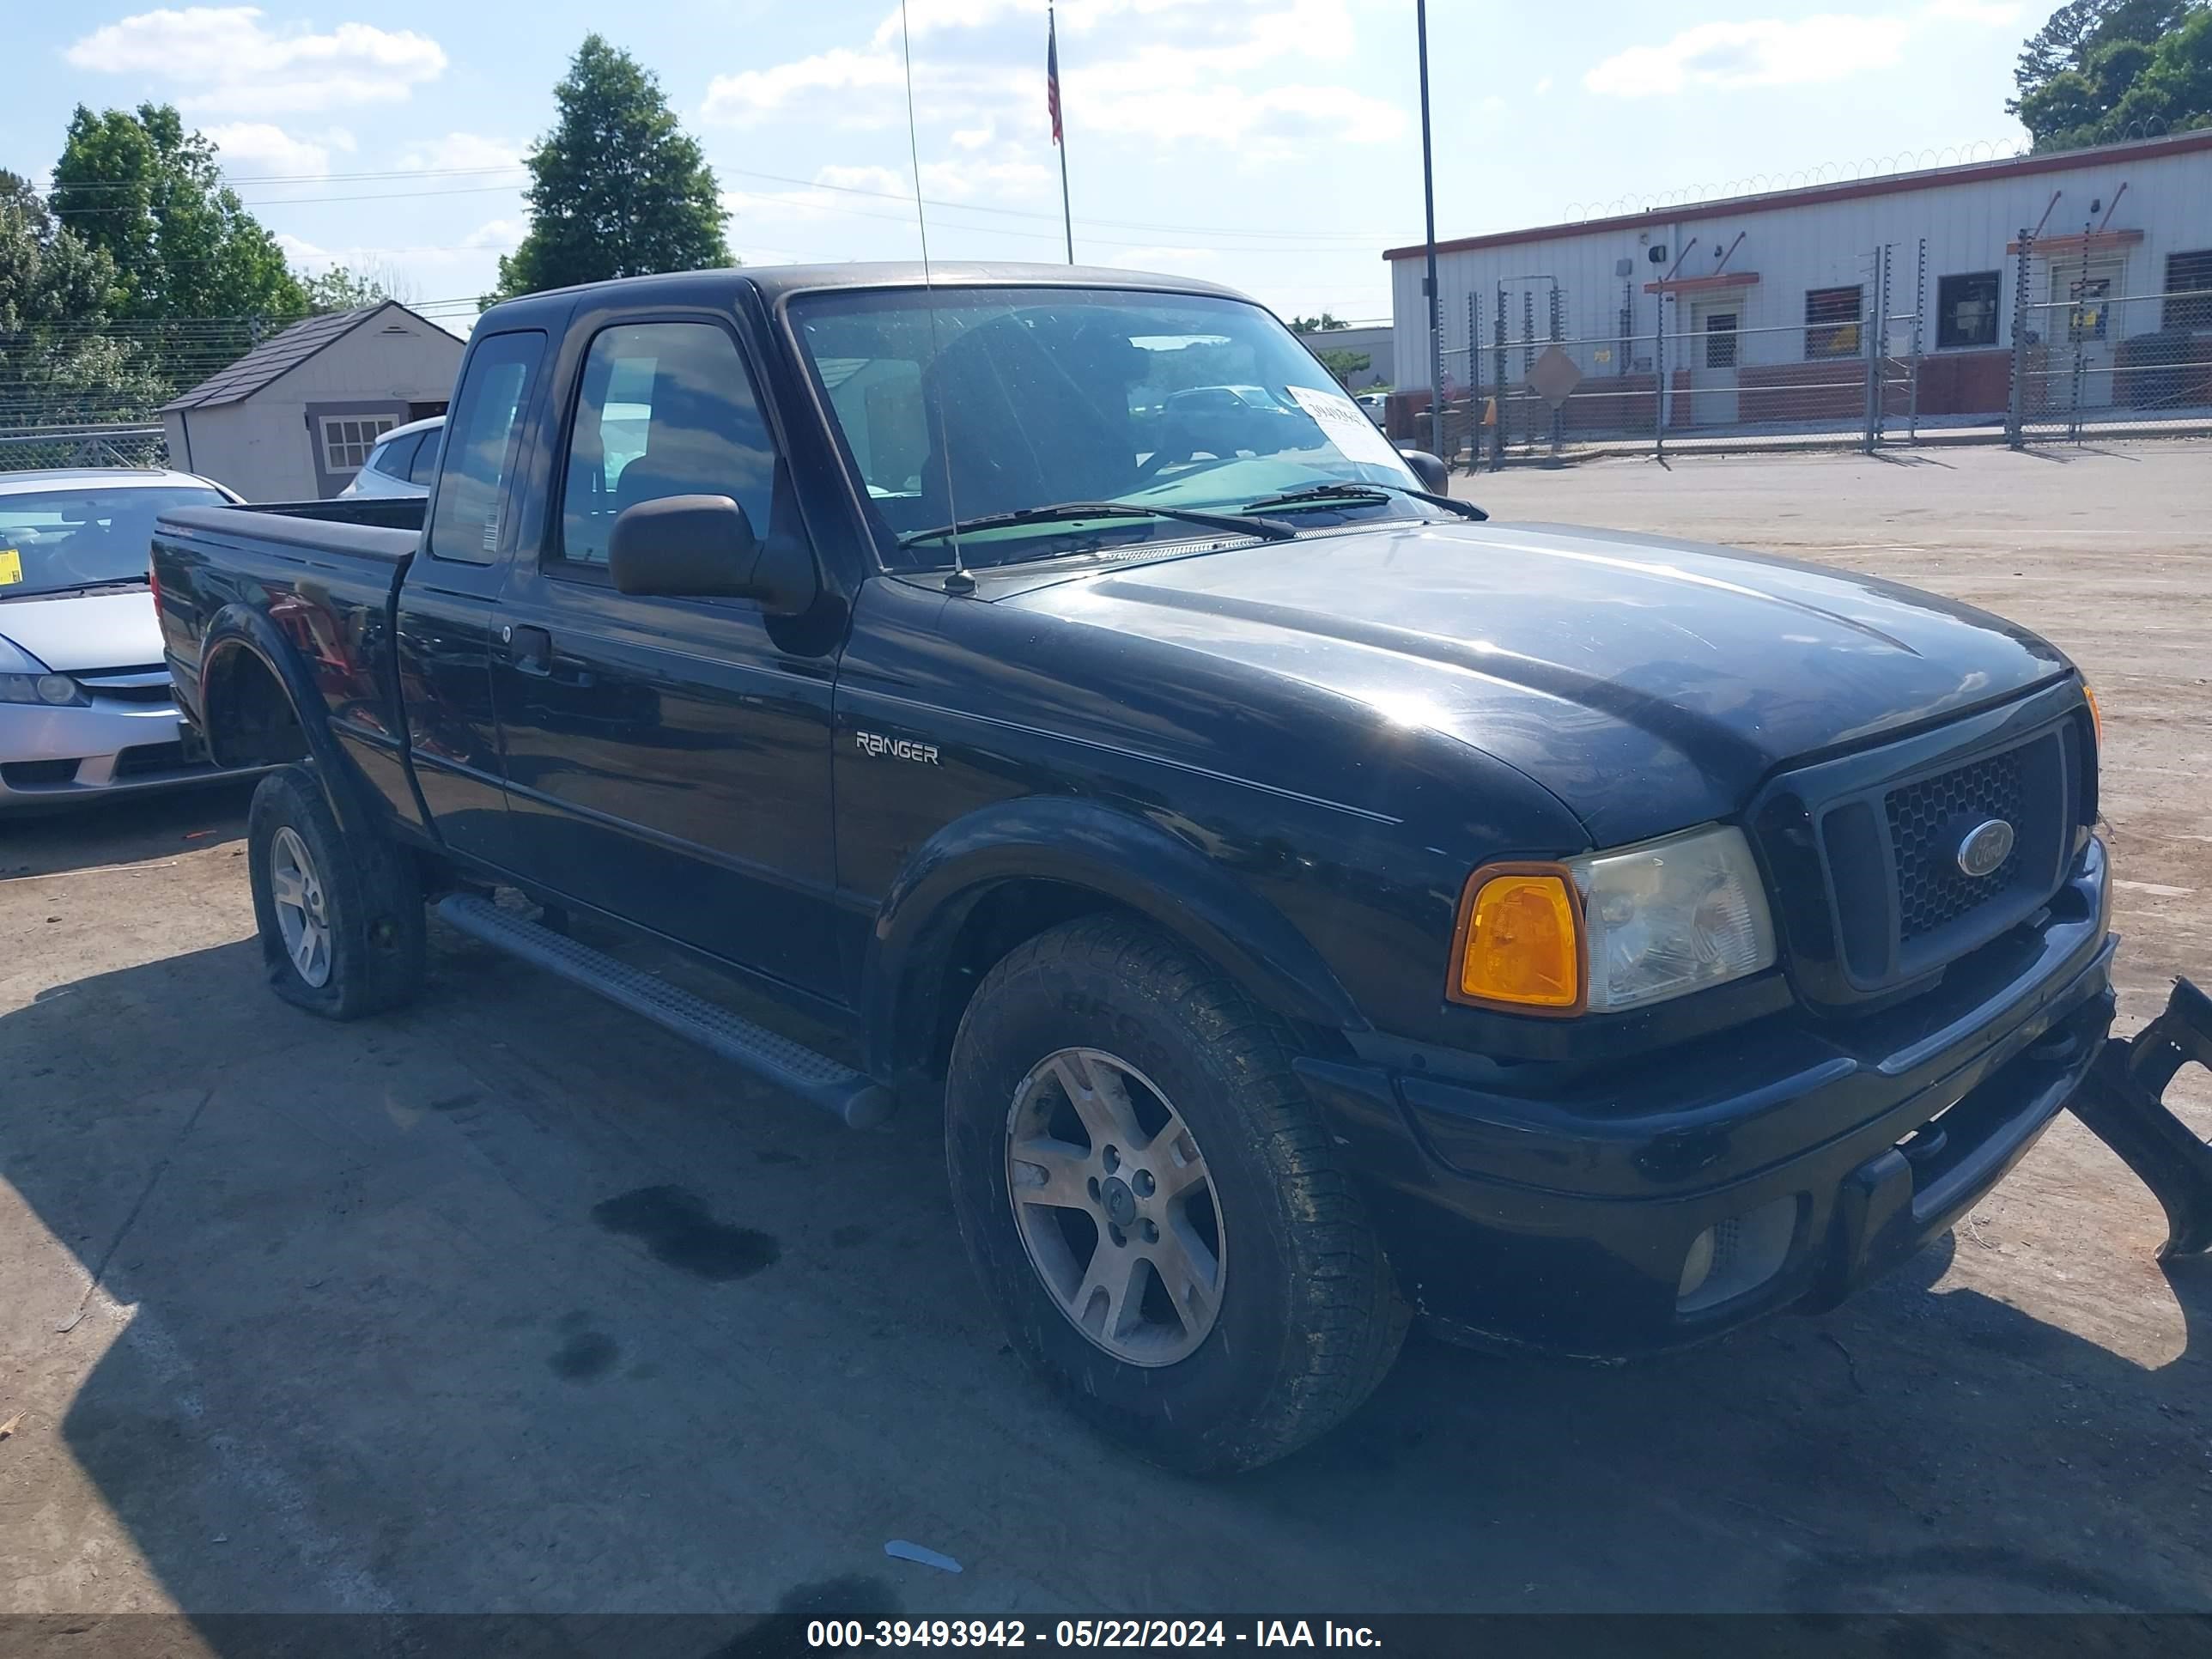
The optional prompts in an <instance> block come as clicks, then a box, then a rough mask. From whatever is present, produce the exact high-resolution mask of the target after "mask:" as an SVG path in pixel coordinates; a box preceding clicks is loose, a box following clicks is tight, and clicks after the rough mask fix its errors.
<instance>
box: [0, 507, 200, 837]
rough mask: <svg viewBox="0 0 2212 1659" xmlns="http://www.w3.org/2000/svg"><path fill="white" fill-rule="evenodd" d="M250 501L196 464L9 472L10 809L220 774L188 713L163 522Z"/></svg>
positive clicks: (3, 777) (4, 808)
mask: <svg viewBox="0 0 2212 1659" xmlns="http://www.w3.org/2000/svg"><path fill="white" fill-rule="evenodd" d="M237 500H238V497H237V496H235V495H232V494H231V493H230V492H229V491H228V490H226V489H223V488H222V486H221V485H219V484H214V483H209V482H208V481H207V480H206V479H205V478H196V477H192V476H191V475H190V474H189V473H184V472H161V471H134V470H127V469H121V468H118V469H113V470H109V469H95V468H84V469H70V470H64V471H40V472H0V814H5V813H7V812H9V811H11V810H15V809H20V808H24V807H27V806H33V805H55V804H59V803H63V802H66V801H70V800H72V799H76V800H88V799H99V798H103V797H106V796H109V795H113V794H118V793H127V792H135V791H138V790H148V789H161V788H173V787H177V786H179V785H180V784H188V783H196V782H200V781H204V780H207V779H210V778H213V777H217V776H220V775H221V774H220V773H218V772H217V771H216V769H215V768H214V767H213V766H212V765H211V764H210V763H209V762H208V761H207V759H206V757H205V755H204V753H203V752H202V751H201V750H199V748H198V746H197V743H196V742H195V741H194V739H193V738H192V736H191V733H189V732H186V731H185V728H184V726H183V725H182V723H181V721H180V720H179V718H178V715H177V706H176V704H175V702H173V700H172V693H171V690H170V686H169V674H168V671H167V669H166V668H165V667H163V666H162V662H161V627H160V625H159V623H157V622H156V620H155V615H154V600H153V595H152V592H151V591H150V587H149V580H148V575H147V562H148V557H149V551H150V549H151V545H152V541H153V533H154V520H155V518H156V517H157V516H159V515H160V514H161V513H163V512H166V511H167V510H168V509H169V508H171V507H203V506H205V507H220V506H222V505H223V504H224V503H226V502H234V501H237Z"/></svg>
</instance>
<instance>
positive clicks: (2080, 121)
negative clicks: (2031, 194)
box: [2005, 0, 2212, 150]
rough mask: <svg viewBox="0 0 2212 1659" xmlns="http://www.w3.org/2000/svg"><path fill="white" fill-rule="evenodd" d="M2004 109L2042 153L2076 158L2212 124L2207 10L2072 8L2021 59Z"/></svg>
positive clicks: (2110, 0)
mask: <svg viewBox="0 0 2212 1659" xmlns="http://www.w3.org/2000/svg"><path fill="white" fill-rule="evenodd" d="M2013 79H2014V82H2015V84H2016V85H2017V86H2018V87H2019V88H2020V96H2019V97H2017V98H2015V99H2014V100H2012V101H2010V102H2009V103H2008V104H2007V105H2006V106H2005V107H2006V108H2007V109H2008V110H2009V111H2010V112H2012V113H2013V114H2015V115H2017V116H2018V117H2019V118H2020V120H2021V125H2023V126H2025V127H2026V128H2027V130H2028V131H2029V132H2030V133H2031V134H2032V135H2033V137H2034V139H2035V147H2036V149H2039V150H2053V149H2080V148H2081V147H2082V146H2083V145H2086V144H2102V143H2112V142H2114V141H2116V140H2118V139H2122V138H2127V137H2144V136H2146V135H2148V134H2154V133H2159V132H2173V131H2183V130H2185V129H2187V128H2189V127H2192V126H2198V125H2203V124H2205V123H2207V122H2208V121H2212V7H2208V6H2207V5H2205V4H2203V3H2202V0H2072V3H2070V4H2069V5H2066V6H2064V7H2062V8H2061V9H2059V10H2058V11H2057V12H2056V13H2054V14H2053V15H2051V21H2049V22H2048V23H2045V25H2044V26H2043V27H2042V28H2041V29H2040V30H2039V31H2038V32H2037V33H2036V34H2035V35H2034V36H2033V37H2032V38H2031V39H2030V40H2028V42H2027V46H2026V47H2025V48H2024V49H2023V50H2022V52H2021V57H2020V64H2019V66H2018V67H2017V68H2016V69H2015V70H2014V72H2013Z"/></svg>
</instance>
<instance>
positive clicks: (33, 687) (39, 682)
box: [0, 639, 92, 708]
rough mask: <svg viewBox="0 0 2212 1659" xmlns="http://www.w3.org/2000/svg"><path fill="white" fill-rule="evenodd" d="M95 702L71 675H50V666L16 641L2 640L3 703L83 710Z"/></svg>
mask: <svg viewBox="0 0 2212 1659" xmlns="http://www.w3.org/2000/svg"><path fill="white" fill-rule="evenodd" d="M91 701H92V699H91V698H89V697H88V696H85V694H84V692H83V690H82V688H81V687H80V686H79V685H78V684H77V683H76V681H75V680H73V679H71V678H70V677H69V676H68V675H66V674H49V673H48V672H47V671H46V664H44V663H42V662H40V660H39V659H37V658H36V657H34V656H33V655H32V654H31V653H29V652H27V651H26V650H24V649H23V647H21V646H20V645H18V644H16V643H15V641H13V640H9V639H0V702H28V703H44V704H45V705H46V706H47V707H48V708H82V707H84V705H85V704H87V703H88V702H91Z"/></svg>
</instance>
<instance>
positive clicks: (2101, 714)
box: [2081, 680, 2105, 749]
mask: <svg viewBox="0 0 2212 1659" xmlns="http://www.w3.org/2000/svg"><path fill="white" fill-rule="evenodd" d="M2081 698H2082V701H2083V702H2087V704H2088V705H2089V726H2090V728H2091V729H2092V730H2093V731H2094V732H2096V734H2097V747H2098V748H2100V749H2102V748H2103V747H2104V746H2105V711H2104V710H2103V709H2101V708H2098V707H2097V694H2096V692H2095V691H2093V690H2091V689H2090V686H2089V682H2088V681H2087V680H2083V681H2082V682H2081Z"/></svg>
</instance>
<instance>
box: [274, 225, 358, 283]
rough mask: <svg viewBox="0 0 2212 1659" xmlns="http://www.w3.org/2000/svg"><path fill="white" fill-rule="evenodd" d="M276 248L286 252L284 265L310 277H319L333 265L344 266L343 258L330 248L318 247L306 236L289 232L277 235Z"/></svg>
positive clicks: (280, 232) (281, 232)
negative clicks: (301, 271)
mask: <svg viewBox="0 0 2212 1659" xmlns="http://www.w3.org/2000/svg"><path fill="white" fill-rule="evenodd" d="M276 246H278V247H280V248H282V249H283V250H284V263H285V264H288V265H290V266H291V267H292V268H293V269H294V270H303V271H305V272H307V275H309V276H321V275H322V273H323V272H325V271H326V270H329V269H330V268H331V266H332V265H335V264H343V259H342V258H341V257H340V256H339V255H338V254H337V253H334V252H331V250H330V249H329V248H326V247H318V246H315V244H314V243H313V242H311V241H309V240H307V238H306V237H304V236H295V235H293V234H292V233H291V232H289V231H288V230H280V231H278V232H277V233H276Z"/></svg>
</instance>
